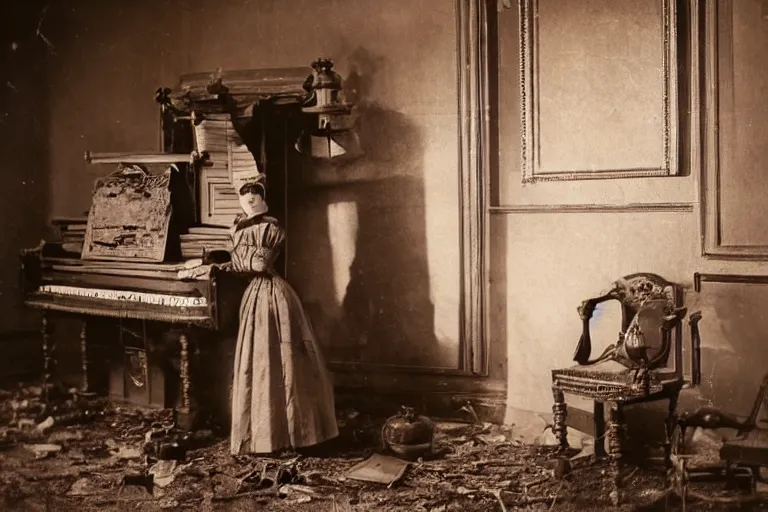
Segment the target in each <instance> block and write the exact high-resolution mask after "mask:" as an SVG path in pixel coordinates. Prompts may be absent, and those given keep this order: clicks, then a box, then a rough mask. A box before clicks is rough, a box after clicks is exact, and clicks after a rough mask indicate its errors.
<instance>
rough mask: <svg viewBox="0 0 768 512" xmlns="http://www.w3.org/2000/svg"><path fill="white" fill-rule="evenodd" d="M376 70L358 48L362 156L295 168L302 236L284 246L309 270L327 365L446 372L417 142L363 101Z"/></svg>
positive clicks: (352, 84) (353, 69)
mask: <svg viewBox="0 0 768 512" xmlns="http://www.w3.org/2000/svg"><path fill="white" fill-rule="evenodd" d="M383 65H384V61H383V60H382V59H381V58H377V57H375V56H372V55H370V54H369V53H368V52H367V51H366V50H365V49H362V48H361V49H358V50H356V51H354V52H352V54H351V57H350V65H349V69H350V72H349V73H348V77H347V80H346V81H345V84H344V89H345V91H346V94H347V99H348V101H350V102H352V103H355V104H356V105H357V109H358V112H359V117H358V122H357V125H356V129H357V133H358V135H359V137H360V143H361V146H362V149H363V151H364V152H365V154H364V156H362V157H361V158H359V159H357V160H354V161H350V162H340V163H337V162H318V161H308V160H302V162H301V165H302V166H303V167H304V169H303V171H302V176H303V177H304V179H303V181H304V182H305V183H303V184H302V185H303V190H302V191H299V193H298V194H297V195H296V196H294V204H293V208H294V209H298V208H301V209H303V210H304V213H302V214H300V216H301V218H302V226H303V227H302V235H301V236H302V237H304V236H305V234H307V235H308V238H307V239H306V240H304V241H303V242H296V241H293V242H290V245H291V247H294V249H293V254H292V256H291V259H292V260H293V265H292V268H293V269H295V268H297V266H300V265H302V264H305V265H308V264H311V265H312V267H313V268H314V269H315V270H314V272H312V273H311V275H309V272H308V271H306V270H305V271H304V272H306V274H302V276H303V277H302V278H301V279H299V282H297V286H298V287H299V288H301V281H305V280H308V281H311V282H312V283H313V285H312V286H309V285H308V286H307V287H306V288H307V289H309V288H311V289H312V290H313V291H314V294H313V296H312V297H311V298H309V300H307V301H306V306H307V310H308V313H309V315H310V317H311V319H312V322H313V325H314V328H315V330H316V331H317V334H318V339H319V341H320V343H322V344H323V345H324V350H325V354H326V358H327V359H328V360H329V361H343V362H363V363H375V364H397V365H417V366H418V365H424V366H435V365H439V366H442V365H446V366H452V365H454V364H455V362H454V361H453V357H454V354H452V353H449V354H442V353H441V351H440V347H439V344H438V340H437V338H436V336H435V326H434V324H435V320H434V305H433V303H432V301H431V298H430V282H429V269H428V264H427V244H426V212H425V197H424V196H425V194H424V176H423V172H424V171H423V166H424V163H423V155H424V145H423V140H422V139H423V137H422V134H421V131H420V129H419V127H418V126H417V125H416V124H415V123H414V122H413V121H411V120H410V119H409V118H408V117H407V116H405V115H403V114H401V113H398V112H395V111H392V110H389V109H387V108H386V107H385V106H383V105H382V104H380V103H377V102H374V101H371V100H369V99H368V97H367V93H368V91H369V90H370V83H371V81H372V80H373V79H374V77H375V75H376V74H377V73H378V72H379V71H380V68H381V66H383ZM307 181H309V182H310V183H313V184H314V185H315V186H308V183H307ZM318 185H323V187H322V188H319V187H318ZM299 205H300V206H299ZM310 250H311V252H310V253H307V254H298V255H297V254H296V252H308V251H310ZM301 262H303V263H301ZM291 272H292V270H289V276H290V274H291ZM298 273H300V274H301V273H302V272H301V271H299V272H298ZM316 290H321V291H320V292H318V291H316ZM299 291H300V292H301V291H302V290H301V289H300V290H299ZM302 295H303V294H302Z"/></svg>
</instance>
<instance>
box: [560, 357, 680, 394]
mask: <svg viewBox="0 0 768 512" xmlns="http://www.w3.org/2000/svg"><path fill="white" fill-rule="evenodd" d="M637 375H638V373H637V370H634V369H630V368H627V367H626V366H624V365H623V364H621V363H619V362H617V361H614V360H611V359H607V360H605V361H600V362H599V363H595V364H588V365H574V366H571V367H569V368H561V369H557V370H552V382H553V386H554V387H555V388H557V389H561V390H562V391H564V392H567V393H573V394H577V395H581V396H585V397H589V398H593V399H596V400H634V399H638V398H642V397H648V396H650V395H654V394H656V393H660V392H662V391H663V390H664V387H665V385H667V384H670V383H672V382H676V381H677V380H678V379H677V377H676V375H675V374H674V372H671V371H669V370H665V369H660V370H652V371H650V372H649V374H648V380H647V385H646V383H645V382H643V381H642V380H641V379H637V378H636V377H637Z"/></svg>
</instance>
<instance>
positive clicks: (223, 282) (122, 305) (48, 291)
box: [21, 242, 251, 424]
mask: <svg viewBox="0 0 768 512" xmlns="http://www.w3.org/2000/svg"><path fill="white" fill-rule="evenodd" d="M64 254H65V253H63V251H62V250H61V247H60V244H55V243H45V242H43V243H41V245H40V246H38V247H36V248H34V249H31V250H25V251H22V255H21V278H22V293H23V298H24V303H25V304H26V305H27V306H28V307H30V308H34V309H37V310H40V311H41V312H42V315H43V318H42V341H43V357H44V365H45V372H44V388H45V389H48V388H50V386H51V384H52V381H53V379H54V376H55V362H56V361H55V345H54V344H53V343H52V342H51V336H50V324H49V315H50V314H51V313H66V314H71V315H77V316H78V317H79V318H80V319H81V322H82V330H81V340H80V342H81V346H80V349H81V366H82V372H83V390H82V391H84V392H88V391H89V389H88V371H89V359H88V339H87V332H88V329H87V323H88V318H89V317H102V318H115V319H134V320H145V321H153V322H161V323H163V324H171V325H174V326H176V327H177V328H179V329H180V331H179V332H180V333H179V336H178V353H179V361H180V368H179V373H180V383H179V389H180V391H181V397H180V402H181V406H180V408H179V411H178V412H179V418H180V424H184V423H185V422H186V423H190V422H191V421H192V420H193V419H194V414H193V411H191V410H190V409H191V399H190V388H191V380H192V377H191V374H190V361H189V358H190V352H191V351H192V350H194V347H190V344H191V341H192V340H193V339H194V337H193V336H190V334H191V331H192V330H193V329H203V330H206V331H208V332H216V333H220V334H234V333H235V332H236V330H237V325H238V311H239V307H240V299H241V297H242V294H243V291H244V290H245V288H246V287H247V285H248V282H249V281H250V277H251V276H248V275H244V274H236V273H233V272H228V271H225V270H222V269H221V268H220V267H219V266H216V265H199V266H198V267H197V268H194V269H193V268H190V264H189V263H141V262H115V261H87V260H82V259H79V258H72V257H67V256H66V255H64ZM190 270H194V272H190Z"/></svg>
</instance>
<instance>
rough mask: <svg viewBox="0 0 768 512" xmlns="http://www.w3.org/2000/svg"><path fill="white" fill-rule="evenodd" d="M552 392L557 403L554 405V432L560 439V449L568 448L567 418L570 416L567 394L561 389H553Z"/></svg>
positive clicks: (558, 439)
mask: <svg viewBox="0 0 768 512" xmlns="http://www.w3.org/2000/svg"><path fill="white" fill-rule="evenodd" d="M552 394H553V396H554V398H555V404H554V405H553V406H552V420H553V421H552V433H553V434H554V435H555V438H556V439H557V441H558V444H559V446H560V450H567V449H568V430H567V427H566V425H565V419H566V417H567V416H568V406H567V405H566V404H565V395H564V394H563V392H562V391H560V390H559V389H553V390H552Z"/></svg>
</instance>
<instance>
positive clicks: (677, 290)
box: [613, 273, 683, 332]
mask: <svg viewBox="0 0 768 512" xmlns="http://www.w3.org/2000/svg"><path fill="white" fill-rule="evenodd" d="M613 295H614V297H615V298H616V300H618V301H619V302H620V303H621V332H626V331H627V329H628V328H629V324H630V323H631V322H632V319H633V318H635V315H636V314H637V313H638V311H640V307H641V306H642V305H643V303H644V302H645V301H647V300H654V299H657V300H667V301H668V302H669V304H670V306H672V307H680V306H681V305H682V303H683V294H682V287H681V286H680V285H678V284H676V283H672V282H669V281H667V280H666V279H664V278H663V277H661V276H657V275H656V274H649V273H640V274H631V275H628V276H624V277H622V278H621V279H619V280H618V281H616V282H615V283H614V287H613Z"/></svg>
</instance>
